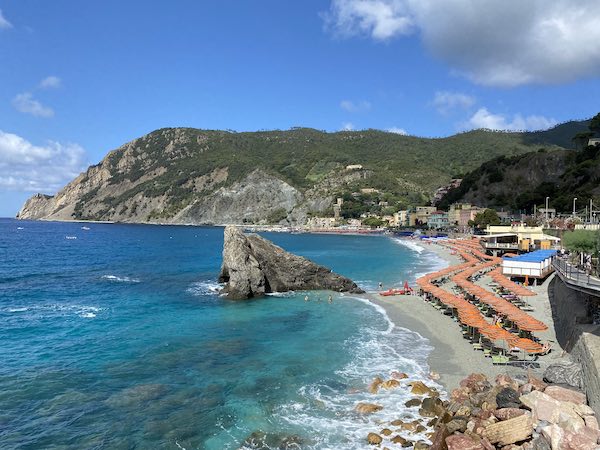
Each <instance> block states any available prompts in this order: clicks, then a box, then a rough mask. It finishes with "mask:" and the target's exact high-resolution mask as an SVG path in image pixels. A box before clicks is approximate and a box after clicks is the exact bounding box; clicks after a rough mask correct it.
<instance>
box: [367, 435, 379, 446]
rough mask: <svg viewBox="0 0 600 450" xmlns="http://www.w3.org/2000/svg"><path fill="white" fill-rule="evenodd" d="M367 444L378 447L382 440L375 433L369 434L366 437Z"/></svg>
mask: <svg viewBox="0 0 600 450" xmlns="http://www.w3.org/2000/svg"><path fill="white" fill-rule="evenodd" d="M367 442H368V443H369V444H371V445H379V444H381V443H382V442H383V438H382V437H381V436H379V435H378V434H377V433H369V434H368V435H367Z"/></svg>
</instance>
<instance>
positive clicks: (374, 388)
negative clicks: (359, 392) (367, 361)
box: [369, 377, 383, 394]
mask: <svg viewBox="0 0 600 450" xmlns="http://www.w3.org/2000/svg"><path fill="white" fill-rule="evenodd" d="M382 383H383V380H382V379H381V378H380V377H375V379H374V380H373V381H372V382H371V384H370V385H369V392H370V393H371V394H377V392H378V391H379V387H380V386H381V384H382Z"/></svg>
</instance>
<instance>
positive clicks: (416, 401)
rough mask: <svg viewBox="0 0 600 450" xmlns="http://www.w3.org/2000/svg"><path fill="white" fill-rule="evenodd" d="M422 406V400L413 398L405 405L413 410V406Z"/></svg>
mask: <svg viewBox="0 0 600 450" xmlns="http://www.w3.org/2000/svg"><path fill="white" fill-rule="evenodd" d="M420 404H421V400H420V399H418V398H411V399H410V400H409V401H407V402H405V403H404V406H406V407H407V408H412V407H413V406H419V405H420Z"/></svg>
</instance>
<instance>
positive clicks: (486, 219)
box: [469, 209, 500, 230]
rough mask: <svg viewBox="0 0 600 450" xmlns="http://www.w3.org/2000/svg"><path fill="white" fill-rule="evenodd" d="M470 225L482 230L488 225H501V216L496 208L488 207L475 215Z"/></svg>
mask: <svg viewBox="0 0 600 450" xmlns="http://www.w3.org/2000/svg"><path fill="white" fill-rule="evenodd" d="M469 225H470V226H472V227H477V228H479V229H480V230H482V229H484V228H487V226H488V225H500V217H499V216H498V213H497V212H496V210H495V209H486V210H485V211H483V212H480V213H478V214H477V215H476V216H475V220H469Z"/></svg>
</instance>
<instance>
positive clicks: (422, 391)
mask: <svg viewBox="0 0 600 450" xmlns="http://www.w3.org/2000/svg"><path fill="white" fill-rule="evenodd" d="M408 385H409V386H410V387H411V389H410V392H411V393H413V394H417V395H438V394H437V391H435V390H433V389H431V388H430V387H427V386H426V385H425V383H423V382H422V381H413V382H412V383H408Z"/></svg>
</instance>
